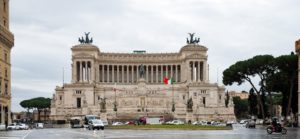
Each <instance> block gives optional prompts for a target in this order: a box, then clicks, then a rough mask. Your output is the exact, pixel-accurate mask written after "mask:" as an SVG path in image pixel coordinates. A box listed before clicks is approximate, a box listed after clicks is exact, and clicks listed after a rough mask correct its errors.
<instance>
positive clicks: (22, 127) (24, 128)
mask: <svg viewBox="0 0 300 139" xmlns="http://www.w3.org/2000/svg"><path fill="white" fill-rule="evenodd" d="M17 125H18V126H19V129H22V130H28V129H29V127H28V125H26V124H23V123H20V124H17Z"/></svg>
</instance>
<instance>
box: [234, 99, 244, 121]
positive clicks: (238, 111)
mask: <svg viewBox="0 0 300 139" xmlns="http://www.w3.org/2000/svg"><path fill="white" fill-rule="evenodd" d="M232 100H233V103H234V114H235V116H236V117H237V118H238V119H241V118H247V116H248V100H247V99H241V98H240V97H232Z"/></svg>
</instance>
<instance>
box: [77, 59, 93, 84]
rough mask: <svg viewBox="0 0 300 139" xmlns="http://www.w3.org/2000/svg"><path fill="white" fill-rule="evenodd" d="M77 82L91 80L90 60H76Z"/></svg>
mask: <svg viewBox="0 0 300 139" xmlns="http://www.w3.org/2000/svg"><path fill="white" fill-rule="evenodd" d="M76 80H77V82H90V81H91V80H92V64H91V62H90V61H77V62H76Z"/></svg>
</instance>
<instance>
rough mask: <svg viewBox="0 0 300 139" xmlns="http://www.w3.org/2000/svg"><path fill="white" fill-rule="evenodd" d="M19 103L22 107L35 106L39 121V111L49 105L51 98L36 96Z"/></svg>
mask: <svg viewBox="0 0 300 139" xmlns="http://www.w3.org/2000/svg"><path fill="white" fill-rule="evenodd" d="M20 105H21V106H22V107H23V106H24V107H23V108H27V109H29V108H36V109H37V110H38V121H40V113H41V111H42V110H43V109H44V110H45V109H47V108H50V106H51V99H50V98H44V97H37V98H32V99H29V100H23V101H22V102H21V103H20Z"/></svg>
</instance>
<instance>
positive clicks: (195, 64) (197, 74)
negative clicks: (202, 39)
mask: <svg viewBox="0 0 300 139" xmlns="http://www.w3.org/2000/svg"><path fill="white" fill-rule="evenodd" d="M189 65H190V73H191V81H194V82H203V81H205V80H206V79H205V78H206V77H205V76H206V69H205V68H206V66H205V65H206V62H204V61H190V64H189Z"/></svg>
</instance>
